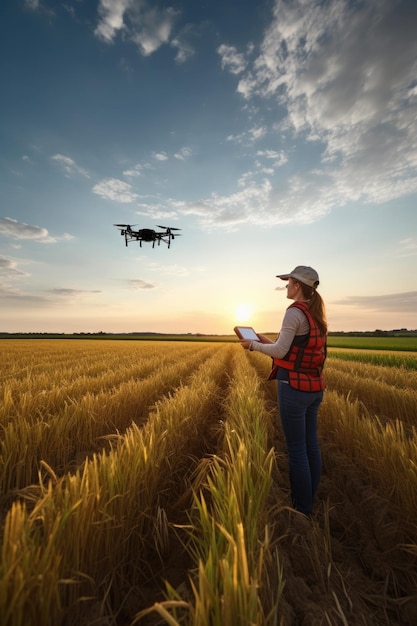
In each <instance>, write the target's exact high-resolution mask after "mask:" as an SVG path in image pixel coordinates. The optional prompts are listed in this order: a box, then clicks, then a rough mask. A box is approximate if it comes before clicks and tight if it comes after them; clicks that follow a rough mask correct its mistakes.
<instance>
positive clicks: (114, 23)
mask: <svg viewBox="0 0 417 626" xmlns="http://www.w3.org/2000/svg"><path fill="white" fill-rule="evenodd" d="M98 13H99V23H98V25H97V27H96V29H95V34H96V35H97V36H98V37H99V38H100V39H103V40H104V41H106V42H108V43H111V42H112V41H113V40H114V39H115V37H116V35H117V34H118V32H124V33H125V34H126V37H127V38H128V39H130V40H131V41H133V42H134V43H135V44H136V45H137V46H138V48H139V50H140V52H141V54H142V55H143V56H149V55H151V54H152V53H153V52H155V51H156V50H158V48H160V47H161V46H162V45H163V44H167V43H169V42H170V39H171V34H172V29H173V26H174V23H175V19H176V17H177V15H178V12H177V11H175V10H174V9H173V8H171V7H167V8H165V9H162V10H159V9H158V8H156V7H155V6H153V4H152V3H151V2H149V1H148V0H137V1H135V0H100V3H99V6H98ZM172 45H174V47H176V48H177V49H178V54H177V58H178V59H179V60H184V59H185V58H186V57H187V55H189V52H190V50H187V48H186V47H185V44H180V42H179V41H178V39H174V40H173V42H172Z"/></svg>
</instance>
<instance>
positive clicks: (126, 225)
mask: <svg viewBox="0 0 417 626" xmlns="http://www.w3.org/2000/svg"><path fill="white" fill-rule="evenodd" d="M113 226H118V227H119V228H128V227H129V226H130V228H132V226H136V224H113Z"/></svg>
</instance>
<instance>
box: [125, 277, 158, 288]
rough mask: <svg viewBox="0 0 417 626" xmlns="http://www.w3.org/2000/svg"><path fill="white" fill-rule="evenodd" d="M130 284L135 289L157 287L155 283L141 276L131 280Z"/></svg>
mask: <svg viewBox="0 0 417 626" xmlns="http://www.w3.org/2000/svg"><path fill="white" fill-rule="evenodd" d="M128 284H129V286H130V288H131V289H132V290H133V291H142V290H147V289H155V287H156V285H155V284H153V283H149V282H148V281H147V280H142V279H141V278H135V279H132V280H129V281H128Z"/></svg>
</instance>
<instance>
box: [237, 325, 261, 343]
mask: <svg viewBox="0 0 417 626" xmlns="http://www.w3.org/2000/svg"><path fill="white" fill-rule="evenodd" d="M233 330H234V331H235V333H236V335H237V336H238V337H240V338H241V339H245V340H247V341H259V337H258V335H257V334H256V333H255V331H254V329H253V328H252V327H251V326H235V328H234V329H233Z"/></svg>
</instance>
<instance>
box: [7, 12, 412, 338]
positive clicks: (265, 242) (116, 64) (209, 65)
mask: <svg viewBox="0 0 417 626" xmlns="http://www.w3.org/2000/svg"><path fill="white" fill-rule="evenodd" d="M0 17H1V20H0V23H1V26H0V28H1V37H0V53H1V58H2V63H1V68H0V79H1V85H2V97H1V99H0V113H1V117H0V119H1V127H0V133H1V134H0V181H1V187H0V198H1V213H0V301H1V302H0V304H1V314H0V331H8V332H13V331H27V332H32V331H44V332H83V331H84V332H93V331H100V330H101V331H106V332H132V331H157V332H202V333H219V334H222V333H230V332H232V328H233V326H234V325H235V323H238V322H239V323H245V324H252V325H254V326H255V327H256V328H257V329H258V330H259V331H264V332H267V331H275V330H278V329H279V326H280V322H281V319H282V315H283V313H284V311H285V308H286V307H287V306H288V304H289V302H288V300H286V298H285V283H283V282H282V281H280V280H279V279H277V278H275V276H276V274H279V273H284V272H289V271H290V270H291V269H293V268H294V267H295V266H296V265H311V266H313V267H314V268H315V269H316V270H317V271H318V273H319V275H320V287H319V291H320V293H321V295H322V296H323V298H324V299H325V302H326V305H327V314H328V318H329V327H330V330H333V331H337V330H345V331H349V330H375V329H377V328H379V329H392V328H409V329H415V328H417V281H416V269H417V217H416V198H417V121H416V120H417V38H416V36H415V33H416V32H417V3H415V2H414V1H412V0H409V1H397V0H367V1H366V2H360V1H358V0H357V1H350V2H348V1H347V0H329V1H327V2H319V1H316V0H291V2H290V1H287V2H285V1H283V0H268V1H256V2H255V1H242V0H232V1H228V2H223V1H221V0H212V1H209V0H201V1H199V2H196V1H195V0H183V1H179V0H178V1H177V0H175V1H173V2H169V1H168V0H160V1H159V0H99V1H97V0H94V1H93V0H72V1H70V0H67V1H65V2H64V1H62V2H61V1H59V0H14V1H11V0H9V1H8V2H5V3H3V4H2V7H1V9H0ZM114 223H126V224H127V223H129V224H137V227H138V228H156V225H157V224H162V225H167V226H171V227H176V228H181V229H182V231H181V234H182V236H181V237H180V238H178V239H175V241H174V242H173V243H172V245H171V247H170V249H168V248H167V246H165V245H164V244H161V246H159V247H155V248H154V249H152V247H151V245H150V244H144V245H143V246H142V247H140V246H139V245H138V244H137V243H132V244H130V245H129V246H128V247H125V245H124V241H123V239H122V238H121V237H120V233H119V231H118V230H117V229H116V228H115V227H114V226H113V224H114Z"/></svg>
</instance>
